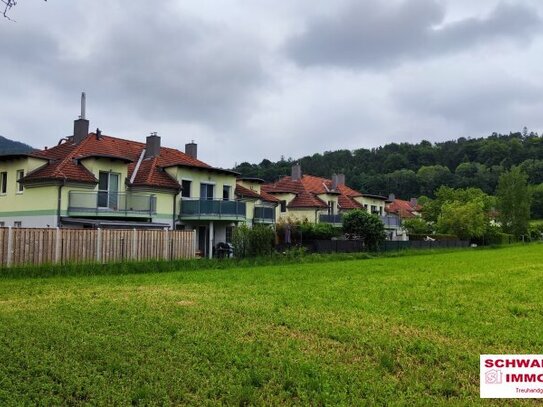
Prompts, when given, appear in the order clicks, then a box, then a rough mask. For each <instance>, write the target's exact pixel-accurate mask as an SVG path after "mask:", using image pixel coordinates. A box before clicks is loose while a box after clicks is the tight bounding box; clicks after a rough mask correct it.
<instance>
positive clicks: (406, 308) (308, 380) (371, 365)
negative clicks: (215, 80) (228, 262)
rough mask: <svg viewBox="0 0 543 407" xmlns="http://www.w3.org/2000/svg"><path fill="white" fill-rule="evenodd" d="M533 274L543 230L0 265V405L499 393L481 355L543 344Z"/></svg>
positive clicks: (539, 267) (348, 400)
mask: <svg viewBox="0 0 543 407" xmlns="http://www.w3.org/2000/svg"><path fill="white" fill-rule="evenodd" d="M542 283H543V245H536V244H534V245H528V246H514V247H508V248H502V249H485V250H480V249H476V250H474V249H470V250H461V251H454V252H444V253H430V254H429V253H424V254H422V253H421V254H416V255H415V254H414V255H410V256H401V257H390V258H375V259H369V260H350V261H334V262H322V263H315V264H297V265H276V266H264V267H255V268H237V269H227V270H207V271H182V270H180V271H178V272H167V273H154V274H130V275H99V276H82V275H79V276H71V277H70V276H64V277H49V278H7V277H5V278H0V405H2V406H4V405H7V406H9V405H20V404H26V405H36V404H37V405H62V404H63V405H86V404H88V405H168V404H174V405H217V404H224V405H263V404H265V405H293V404H295V405H371V406H373V405H398V406H403V405H428V406H434V405H479V404H484V405H506V404H507V405H508V404H509V403H510V402H511V400H504V401H499V400H487V401H485V402H484V403H482V401H481V400H480V399H479V366H478V364H479V354H480V353H543V351H542V349H543V289H542V287H541V285H542ZM526 404H531V403H530V402H529V401H528V402H527V403H526Z"/></svg>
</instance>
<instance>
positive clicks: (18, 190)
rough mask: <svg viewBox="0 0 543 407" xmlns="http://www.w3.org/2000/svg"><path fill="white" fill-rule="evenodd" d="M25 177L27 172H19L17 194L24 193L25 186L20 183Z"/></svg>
mask: <svg viewBox="0 0 543 407" xmlns="http://www.w3.org/2000/svg"><path fill="white" fill-rule="evenodd" d="M24 176H25V170H17V189H16V191H17V193H18V194H20V193H21V192H23V191H24V187H23V184H22V183H21V182H19V181H20V180H21V179H22V178H23V177H24Z"/></svg>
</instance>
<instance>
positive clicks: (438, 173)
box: [417, 165, 454, 196]
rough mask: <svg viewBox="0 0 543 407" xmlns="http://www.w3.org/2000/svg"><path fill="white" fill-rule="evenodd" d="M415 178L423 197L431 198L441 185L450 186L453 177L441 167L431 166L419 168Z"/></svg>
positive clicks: (445, 168) (446, 169) (447, 170)
mask: <svg viewBox="0 0 543 407" xmlns="http://www.w3.org/2000/svg"><path fill="white" fill-rule="evenodd" d="M417 178H418V180H419V183H420V186H421V192H422V193H423V194H424V195H429V196H433V195H434V194H435V191H436V189H437V188H439V187H440V186H442V185H451V183H452V182H453V180H454V175H453V174H451V171H450V170H449V169H448V168H447V167H444V166H442V165H431V166H423V167H420V168H419V170H418V171H417Z"/></svg>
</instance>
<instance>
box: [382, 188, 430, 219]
mask: <svg viewBox="0 0 543 407" xmlns="http://www.w3.org/2000/svg"><path fill="white" fill-rule="evenodd" d="M421 209H422V206H420V205H419V204H418V203H417V198H411V200H409V201H404V200H402V199H398V198H396V197H395V196H394V194H390V195H389V196H388V204H387V205H386V212H387V213H393V214H396V215H398V216H399V217H400V219H410V218H415V217H418V216H420V211H421Z"/></svg>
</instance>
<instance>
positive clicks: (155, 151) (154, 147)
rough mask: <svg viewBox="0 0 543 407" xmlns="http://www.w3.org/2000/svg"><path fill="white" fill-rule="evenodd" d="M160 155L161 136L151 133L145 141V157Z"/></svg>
mask: <svg viewBox="0 0 543 407" xmlns="http://www.w3.org/2000/svg"><path fill="white" fill-rule="evenodd" d="M159 155H160V136H158V135H157V134H156V133H151V135H150V136H147V140H146V142H145V158H151V157H158V156H159Z"/></svg>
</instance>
